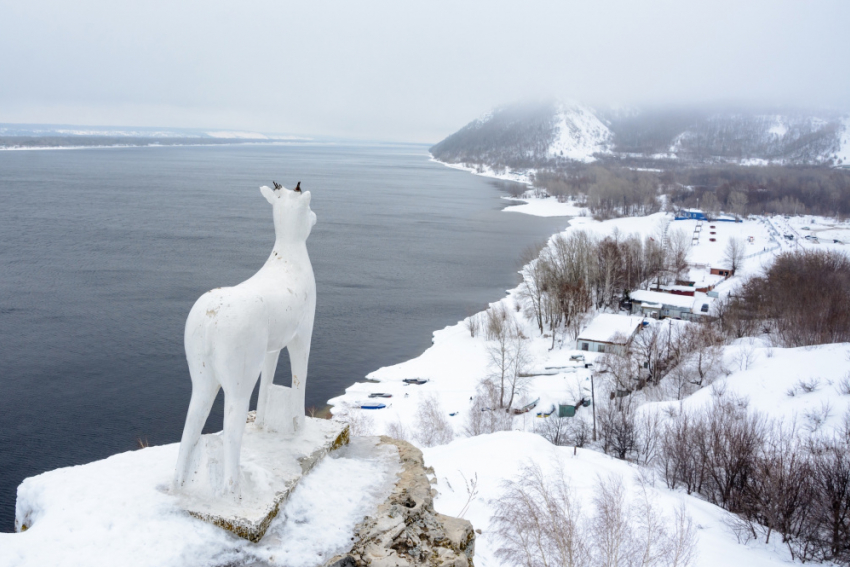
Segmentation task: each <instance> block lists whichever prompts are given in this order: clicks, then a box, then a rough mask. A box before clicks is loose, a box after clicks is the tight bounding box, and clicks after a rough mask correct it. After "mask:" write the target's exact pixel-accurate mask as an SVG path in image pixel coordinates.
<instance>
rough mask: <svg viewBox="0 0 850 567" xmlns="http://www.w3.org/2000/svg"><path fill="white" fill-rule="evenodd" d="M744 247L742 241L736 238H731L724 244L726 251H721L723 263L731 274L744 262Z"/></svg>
mask: <svg viewBox="0 0 850 567" xmlns="http://www.w3.org/2000/svg"><path fill="white" fill-rule="evenodd" d="M744 246H745V245H744V240H743V239H742V238H738V237H737V236H733V237H732V238H730V239H729V242H727V243H726V249H725V250H724V251H723V261H724V262H725V263H726V266H725V267H727V268H729V269H730V270H732V273H733V274H734V273H735V272H736V271H737V270H738V268H740V267H741V264H742V263H743V262H744V255H745V254H746V249H745V248H744Z"/></svg>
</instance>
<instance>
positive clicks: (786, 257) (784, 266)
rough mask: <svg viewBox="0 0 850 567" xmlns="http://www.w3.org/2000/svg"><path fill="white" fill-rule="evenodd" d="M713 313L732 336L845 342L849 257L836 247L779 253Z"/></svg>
mask: <svg viewBox="0 0 850 567" xmlns="http://www.w3.org/2000/svg"><path fill="white" fill-rule="evenodd" d="M717 314H718V315H719V316H720V320H721V321H722V322H723V326H724V328H725V329H726V330H727V332H728V333H729V334H730V335H732V336H736V337H743V336H749V335H753V334H757V333H761V332H767V333H770V334H771V335H772V336H773V338H774V339H775V341H776V343H777V344H780V345H783V346H786V347H798V346H807V345H814V344H823V343H835V342H844V341H850V259H848V257H847V256H846V255H845V254H842V253H840V252H835V251H796V252H786V253H783V254H780V255H779V256H778V257H777V258H776V260H775V261H774V262H773V264H772V265H771V266H770V267H769V268H768V269H767V271H766V272H765V274H764V275H761V276H756V277H753V278H750V279H749V280H747V281H746V283H745V284H744V286H743V289H742V290H741V291H740V293H738V294H737V295H736V296H734V297H733V298H731V299H730V300H728V301H725V302H720V303H719V305H718V311H717Z"/></svg>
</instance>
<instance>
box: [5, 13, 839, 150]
mask: <svg viewBox="0 0 850 567" xmlns="http://www.w3.org/2000/svg"><path fill="white" fill-rule="evenodd" d="M540 96H559V97H564V98H571V99H575V100H579V101H582V102H586V103H590V104H600V105H601V104H625V105H640V104H646V103H660V104H671V103H672V104H676V103H706V102H711V103H713V102H728V101H732V102H746V103H757V104H762V103H764V104H771V105H773V104H792V105H804V106H810V105H828V106H833V107H840V108H843V109H850V1H847V0H835V1H817V0H799V1H795V2H791V1H784V0H765V1H753V0H734V1H728V2H727V1H721V0H710V1H700V2H690V1H686V0H671V1H654V0H653V1H636V0H624V1H610V2H608V1H600V0H583V1H565V0H560V1H547V2H535V1H530V0H522V1H519V0H517V1H513V2H503V1H496V0H486V1H475V2H473V1H463V0H452V1H446V2H443V1H435V0H428V1H427V2H414V1H403V0H393V1H386V2H367V1H363V0H361V1H357V2H355V1H342V0H338V1H335V2H324V1H311V0H300V1H299V2H283V1H279V0H278V1H267V2H266V1H256V2H252V1H247V0H246V1H239V2H236V1H230V2H213V1H209V0H207V1H203V2H193V1H185V0H180V1H171V0H169V1H151V0H145V1H142V0H126V1H124V0H122V1H115V0H109V1H102V2H101V1H92V0H74V1H73V2H67V1H61V2H60V1H56V2H48V1H45V2H40V1H37V0H27V1H6V0H0V122H19V123H62V124H85V125H126V126H164V127H191V128H209V129H237V130H253V131H261V132H279V133H291V134H301V135H330V136H343V137H356V138H362V139H375V140H398V141H422V142H436V141H439V140H440V139H442V138H443V137H445V136H446V135H448V134H450V133H452V132H453V131H455V130H457V129H458V128H460V127H461V126H463V125H464V124H466V123H467V122H469V121H470V120H472V119H474V118H475V117H477V116H479V115H480V114H482V113H484V112H485V111H486V110H488V109H489V108H491V107H493V106H496V105H499V104H503V103H506V102H511V101H514V100H517V99H522V98H528V97H540Z"/></svg>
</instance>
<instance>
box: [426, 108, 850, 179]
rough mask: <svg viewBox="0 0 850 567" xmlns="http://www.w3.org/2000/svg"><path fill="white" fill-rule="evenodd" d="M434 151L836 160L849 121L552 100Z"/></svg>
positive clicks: (563, 161)
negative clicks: (605, 106)
mask: <svg viewBox="0 0 850 567" xmlns="http://www.w3.org/2000/svg"><path fill="white" fill-rule="evenodd" d="M431 153H432V154H433V156H434V157H435V158H437V159H439V160H441V161H444V162H448V163H466V164H469V165H486V166H490V167H494V168H501V167H505V166H507V167H512V168H529V167H552V166H558V165H569V164H570V163H575V162H583V163H588V162H592V161H603V162H611V161H615V162H625V163H629V164H631V163H636V162H645V161H649V162H651V163H652V162H654V163H657V164H659V165H660V164H663V163H665V162H666V163H670V162H675V163H689V164H711V163H737V164H743V165H767V164H780V165H803V164H805V165H821V164H823V165H840V164H846V163H848V161H850V119H848V115H847V114H843V113H841V112H838V111H834V110H817V111H806V110H798V109H758V108H752V107H750V108H724V109H720V108H687V107H678V108H655V109H607V110H605V109H594V108H591V107H589V106H586V105H583V104H580V103H577V102H572V101H555V100H552V101H545V102H536V103H523V104H512V105H507V106H503V107H500V108H497V109H495V110H493V111H491V112H488V113H487V114H486V115H484V116H482V117H481V118H479V119H477V120H475V121H473V122H471V123H469V124H467V125H466V126H464V127H463V128H461V129H460V130H458V131H457V132H455V133H454V134H452V135H451V136H449V137H447V138H446V139H444V140H443V141H441V142H440V143H438V144H436V145H435V146H433V147H432V148H431Z"/></svg>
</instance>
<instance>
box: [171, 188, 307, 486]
mask: <svg viewBox="0 0 850 567" xmlns="http://www.w3.org/2000/svg"><path fill="white" fill-rule="evenodd" d="M297 189H299V190H298V191H290V190H288V189H286V188H284V187H282V186H279V185H278V184H275V189H270V188H268V187H265V186H263V187H260V192H261V193H262V194H263V196H264V197H265V198H266V200H268V202H269V203H271V205H272V210H273V216H274V230H275V243H274V248H273V249H272V253H271V255H270V256H269V259H268V260H266V263H265V264H264V265H263V267H262V268H260V270H259V271H258V272H257V273H256V274H254V275H253V276H252V277H251V278H249V279H247V280H245V281H244V282H242V283H240V284H239V285H237V286H235V287H225V288H218V289H214V290H212V291H208V292H207V293H205V294H204V295H202V296H201V297H200V299H198V301H196V302H195V305H194V307H192V310H191V312H190V313H189V317H188V318H187V319H186V331H185V335H184V345H185V348H186V359H187V361H188V363H189V373H190V374H191V377H192V398H191V401H190V402H189V411H188V413H187V414H186V425H185V426H184V428H183V438H182V439H181V441H180V451H179V455H178V457H177V467H176V471H175V477H174V483H175V489H177V490H180V489H181V488H182V487H183V485H184V483H185V482H186V481H187V479H188V478H189V477H190V474H191V473H192V471H191V470H190V469H191V468H192V466H193V463H194V462H196V461H197V455H194V453H195V452H196V449H197V447H198V441H199V439H200V436H201V429H202V428H203V426H204V423H205V422H206V419H207V416H208V415H209V412H210V409H211V407H212V404H213V401H214V400H215V397H216V395H217V394H218V390H219V388H223V389H224V433H223V439H222V445H223V455H222V461H223V470H222V471H221V472H222V476H221V477H220V478H221V479H222V480H223V486H217V487H213V490H215V491H216V492H217V493H219V494H220V495H222V496H230V497H233V498H234V499H236V500H238V499H239V498H240V497H241V492H240V487H239V455H240V451H241V448H242V434H243V432H244V429H245V422H246V418H247V416H248V409H249V408H248V406H249V401H250V398H251V393H252V392H253V390H254V385H255V384H256V383H257V378H258V376H260V374H261V373H262V379H261V381H260V392H259V399H258V402H257V417H256V421H255V423H256V425H257V426H258V427H260V428H265V429H266V430H270V431H277V432H280V433H285V434H294V433H295V432H297V431H298V430H299V429H301V428H302V427H303V424H304V388H305V386H306V381H307V361H308V358H309V356H310V340H311V338H312V334H313V319H314V316H315V312H316V280H315V278H314V276H313V267H312V265H311V264H310V257H309V256H308V255H307V237H308V236H309V235H310V230H311V229H312V228H313V226H314V225H315V224H316V213H314V212H313V211H312V210H310V192H309V191H306V192H304V193H301V192H300V187H299V188H297ZM284 347H286V348H287V349H288V351H289V359H290V363H291V369H292V387H291V388H286V387H284V386H278V385H274V384H273V383H272V382H273V379H274V373H275V368H276V367H277V360H278V356H279V355H280V351H281V349H283V348H284Z"/></svg>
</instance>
